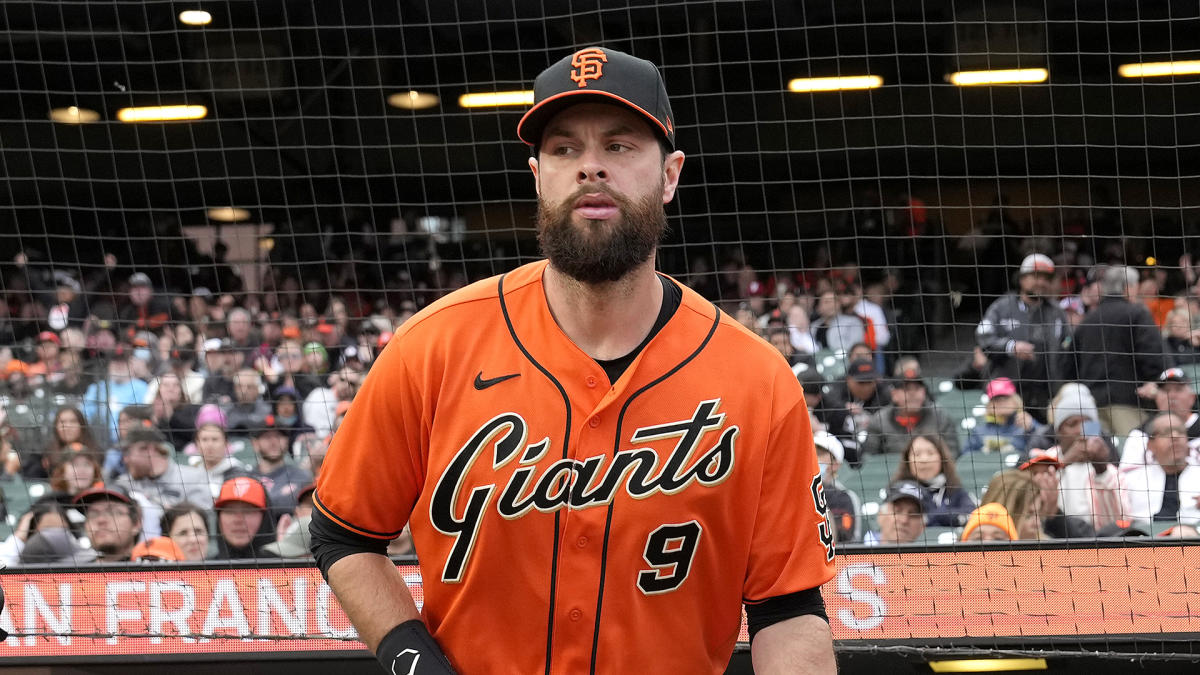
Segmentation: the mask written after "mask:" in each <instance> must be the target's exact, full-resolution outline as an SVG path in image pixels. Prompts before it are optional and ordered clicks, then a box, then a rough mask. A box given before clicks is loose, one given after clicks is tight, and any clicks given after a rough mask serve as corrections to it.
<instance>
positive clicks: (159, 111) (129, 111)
mask: <svg viewBox="0 0 1200 675" xmlns="http://www.w3.org/2000/svg"><path fill="white" fill-rule="evenodd" d="M206 115H208V108H205V107H204V106H202V105H150V106H143V107H140V108H121V109H120V110H118V111H117V119H119V120H121V121H122V122H175V121H179V120H198V119H203V118H204V117H205V116H206Z"/></svg>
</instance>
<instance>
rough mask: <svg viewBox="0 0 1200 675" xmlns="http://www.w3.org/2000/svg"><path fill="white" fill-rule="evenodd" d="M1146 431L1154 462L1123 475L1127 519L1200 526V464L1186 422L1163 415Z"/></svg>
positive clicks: (1132, 468) (1124, 472)
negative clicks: (1189, 439)
mask: <svg viewBox="0 0 1200 675" xmlns="http://www.w3.org/2000/svg"><path fill="white" fill-rule="evenodd" d="M1146 431H1147V432H1148V433H1149V435H1150V439H1149V445H1148V448H1149V453H1150V457H1151V460H1152V461H1150V462H1147V463H1145V464H1143V465H1142V466H1134V467H1131V468H1130V469H1128V470H1126V471H1123V472H1122V473H1121V491H1122V493H1123V496H1124V502H1125V505H1126V511H1125V517H1126V518H1131V519H1143V520H1156V521H1175V522H1182V523H1186V524H1189V525H1195V524H1197V523H1200V505H1198V504H1197V498H1200V465H1198V464H1197V463H1196V461H1195V457H1194V456H1193V452H1192V448H1191V447H1189V445H1188V435H1187V426H1186V422H1185V420H1184V419H1183V417H1181V416H1179V415H1176V414H1175V413H1169V412H1166V413H1160V414H1158V415H1156V416H1155V417H1154V418H1153V419H1152V420H1150V423H1149V425H1147V428H1146Z"/></svg>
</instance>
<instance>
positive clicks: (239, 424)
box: [223, 368, 271, 436]
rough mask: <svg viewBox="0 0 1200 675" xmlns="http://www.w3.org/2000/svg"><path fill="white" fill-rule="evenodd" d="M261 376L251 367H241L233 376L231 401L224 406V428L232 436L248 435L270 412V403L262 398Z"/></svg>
mask: <svg viewBox="0 0 1200 675" xmlns="http://www.w3.org/2000/svg"><path fill="white" fill-rule="evenodd" d="M263 389H264V388H263V383H262V376H260V375H259V374H258V371H256V370H254V369H253V368H242V369H240V370H238V371H237V372H236V373H235V374H234V376H233V401H232V402H231V403H230V404H229V405H227V406H225V407H224V408H223V409H224V411H225V420H226V427H225V429H226V430H227V431H228V432H229V434H230V435H233V436H245V435H250V433H251V431H252V430H253V429H254V428H255V427H256V426H258V425H259V423H260V422H261V421H262V419H263V418H264V417H266V416H267V415H269V414H271V404H270V403H267V402H266V401H264V400H263V398H262V393H263Z"/></svg>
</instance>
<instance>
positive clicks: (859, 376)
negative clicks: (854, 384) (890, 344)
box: [846, 359, 879, 382]
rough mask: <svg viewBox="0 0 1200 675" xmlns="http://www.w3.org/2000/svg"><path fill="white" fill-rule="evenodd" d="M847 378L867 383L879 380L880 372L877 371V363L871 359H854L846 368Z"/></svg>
mask: <svg viewBox="0 0 1200 675" xmlns="http://www.w3.org/2000/svg"><path fill="white" fill-rule="evenodd" d="M846 377H852V378H854V379H855V380H858V381H859V382H867V381H869V380H878V379H879V371H878V370H876V369H875V362H874V361H872V360H871V359H854V360H853V361H851V362H850V365H849V366H847V367H846Z"/></svg>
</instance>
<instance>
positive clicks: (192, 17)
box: [179, 9, 212, 26]
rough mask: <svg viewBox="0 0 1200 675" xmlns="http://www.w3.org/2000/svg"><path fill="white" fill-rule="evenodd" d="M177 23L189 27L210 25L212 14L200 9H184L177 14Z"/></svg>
mask: <svg viewBox="0 0 1200 675" xmlns="http://www.w3.org/2000/svg"><path fill="white" fill-rule="evenodd" d="M179 23H183V24H187V25H189V26H207V25H208V24H210V23H212V14H209V13H208V12H206V11H204V10H202V9H185V10H183V11H182V12H180V13H179Z"/></svg>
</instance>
